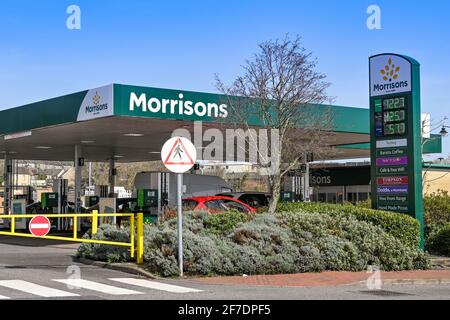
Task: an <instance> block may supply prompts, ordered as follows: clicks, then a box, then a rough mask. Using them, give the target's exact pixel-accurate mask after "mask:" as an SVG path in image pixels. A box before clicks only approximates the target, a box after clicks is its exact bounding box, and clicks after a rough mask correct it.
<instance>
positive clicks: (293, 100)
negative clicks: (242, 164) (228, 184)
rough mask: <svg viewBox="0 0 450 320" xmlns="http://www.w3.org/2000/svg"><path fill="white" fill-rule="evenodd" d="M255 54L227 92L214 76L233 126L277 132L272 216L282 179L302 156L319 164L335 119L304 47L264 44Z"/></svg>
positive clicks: (280, 41)
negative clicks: (311, 155)
mask: <svg viewBox="0 0 450 320" xmlns="http://www.w3.org/2000/svg"><path fill="white" fill-rule="evenodd" d="M259 49H260V51H259V52H258V53H257V54H255V55H254V56H253V57H252V59H250V60H247V61H246V63H245V64H244V66H243V74H242V75H241V76H239V77H237V79H236V80H235V81H234V82H233V83H232V84H231V85H230V86H226V85H225V84H224V83H223V82H222V81H221V80H220V79H219V77H218V76H216V86H217V88H218V90H219V91H221V93H223V94H224V95H225V96H226V97H227V100H228V101H227V102H228V105H229V107H230V110H231V113H230V117H232V118H233V120H232V122H234V123H235V125H236V126H238V127H245V128H247V129H249V128H251V127H253V126H255V123H256V122H255V121H254V120H255V119H258V121H257V122H258V124H257V125H258V126H260V125H262V126H263V127H265V128H267V129H269V130H271V131H272V130H277V132H278V136H279V141H278V144H279V149H278V151H277V152H278V157H279V158H278V159H279V161H278V164H279V165H278V166H277V170H274V171H271V173H270V174H268V180H269V184H270V186H271V194H272V198H271V202H270V205H269V212H271V213H273V212H275V210H276V207H277V204H278V200H279V197H280V192H281V183H282V179H283V177H284V176H285V175H286V174H287V173H288V172H289V171H291V170H292V169H295V168H297V167H298V166H299V165H300V164H301V163H302V162H304V161H305V157H304V155H305V153H314V155H315V157H317V158H319V157H320V156H321V155H323V154H325V153H328V154H329V153H330V150H331V149H332V148H330V147H329V146H330V143H329V142H330V141H329V140H330V135H331V126H332V118H333V115H332V112H331V108H329V107H325V106H324V105H319V104H321V103H324V102H326V101H329V97H327V95H326V89H327V88H328V86H329V83H328V82H326V81H325V78H326V76H325V75H324V74H322V73H319V72H317V71H316V67H317V59H315V58H313V57H312V54H311V53H310V52H308V51H307V50H306V49H305V48H304V47H302V45H301V40H300V37H298V36H297V37H296V38H294V39H292V40H291V39H290V38H289V37H288V36H286V37H285V38H284V39H277V40H274V41H267V42H263V43H261V44H259ZM228 121H229V119H228ZM247 138H248V139H252V137H248V136H247ZM247 143H248V144H252V143H256V141H248V140H247ZM273 159H274V157H273V155H272V157H271V160H272V161H273Z"/></svg>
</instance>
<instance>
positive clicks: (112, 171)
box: [108, 158, 116, 198]
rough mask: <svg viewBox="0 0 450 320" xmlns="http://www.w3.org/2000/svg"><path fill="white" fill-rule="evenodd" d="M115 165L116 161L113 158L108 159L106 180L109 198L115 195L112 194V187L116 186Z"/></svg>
mask: <svg viewBox="0 0 450 320" xmlns="http://www.w3.org/2000/svg"><path fill="white" fill-rule="evenodd" d="M115 166H116V161H115V159H114V158H111V159H109V177H108V182H109V196H110V197H111V198H113V197H115V195H114V188H115V187H116V172H115V171H116V170H115Z"/></svg>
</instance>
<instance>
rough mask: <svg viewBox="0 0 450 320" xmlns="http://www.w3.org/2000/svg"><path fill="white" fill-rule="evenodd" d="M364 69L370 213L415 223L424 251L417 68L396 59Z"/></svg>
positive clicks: (377, 60)
mask: <svg viewBox="0 0 450 320" xmlns="http://www.w3.org/2000/svg"><path fill="white" fill-rule="evenodd" d="M369 64H370V134H371V181H372V183H371V188H372V207H373V208H374V209H379V210H386V211H394V212H400V213H405V214H408V215H410V216H412V217H414V218H416V219H417V220H418V221H419V223H420V227H421V241H420V245H421V248H422V249H423V247H424V238H423V232H424V218H423V194H422V125H421V111H420V64H419V63H418V62H417V61H416V60H414V59H412V58H409V57H406V56H402V55H398V54H380V55H376V56H373V57H370V58H369Z"/></svg>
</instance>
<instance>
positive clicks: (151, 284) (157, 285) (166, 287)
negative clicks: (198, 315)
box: [109, 278, 202, 293]
mask: <svg viewBox="0 0 450 320" xmlns="http://www.w3.org/2000/svg"><path fill="white" fill-rule="evenodd" d="M109 280H112V281H117V282H121V283H125V284H130V285H134V286H139V287H144V288H149V289H156V290H162V291H167V292H172V293H189V292H202V290H198V289H193V288H187V287H180V286H174V285H171V284H165V283H161V282H156V281H149V280H144V279H135V278H110V279H109Z"/></svg>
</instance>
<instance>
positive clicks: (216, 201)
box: [182, 196, 256, 214]
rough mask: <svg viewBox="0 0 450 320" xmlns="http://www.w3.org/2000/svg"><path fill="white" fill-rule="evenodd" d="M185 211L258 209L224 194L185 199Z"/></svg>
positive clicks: (211, 211) (219, 211)
mask: <svg viewBox="0 0 450 320" xmlns="http://www.w3.org/2000/svg"><path fill="white" fill-rule="evenodd" d="M182 205H183V211H196V210H203V211H208V212H209V213H212V214H214V213H222V212H226V211H230V210H237V211H239V212H242V213H254V212H256V209H255V208H253V207H251V206H249V205H248V204H245V203H243V202H241V201H239V200H236V199H234V198H231V197H224V196H207V197H194V198H187V199H183V202H182Z"/></svg>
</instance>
